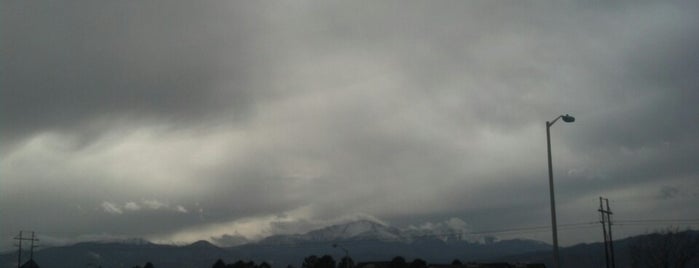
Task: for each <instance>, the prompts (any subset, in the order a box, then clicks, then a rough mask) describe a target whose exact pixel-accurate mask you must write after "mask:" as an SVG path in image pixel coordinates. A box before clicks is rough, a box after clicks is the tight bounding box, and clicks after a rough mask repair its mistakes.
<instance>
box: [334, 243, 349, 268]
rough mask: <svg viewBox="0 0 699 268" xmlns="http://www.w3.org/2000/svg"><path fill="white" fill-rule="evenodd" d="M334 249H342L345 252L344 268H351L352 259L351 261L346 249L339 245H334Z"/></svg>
mask: <svg viewBox="0 0 699 268" xmlns="http://www.w3.org/2000/svg"><path fill="white" fill-rule="evenodd" d="M333 247H334V248H340V249H342V250H343V251H345V267H344V268H350V267H349V265H350V263H349V260H350V259H349V251H347V249H346V248H344V247H343V246H340V245H338V244H333Z"/></svg>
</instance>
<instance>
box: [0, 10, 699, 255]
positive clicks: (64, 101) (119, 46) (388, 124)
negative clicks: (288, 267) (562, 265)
mask: <svg viewBox="0 0 699 268" xmlns="http://www.w3.org/2000/svg"><path fill="white" fill-rule="evenodd" d="M3 5H4V6H5V7H6V8H3V9H2V11H1V12H2V14H0V15H2V16H1V17H0V19H1V20H2V21H1V22H2V37H3V38H2V40H4V41H3V42H2V43H0V53H1V57H2V62H3V65H2V66H1V67H0V68H2V69H1V71H0V78H1V79H2V84H3V86H2V87H1V88H0V92H1V94H2V98H0V102H1V103H0V109H1V111H0V122H2V123H1V124H0V133H1V135H2V139H3V141H5V142H3V145H2V147H1V148H2V152H1V159H0V175H1V176H2V178H3V180H2V181H1V183H2V185H1V186H2V187H0V191H1V192H0V201H2V202H0V204H2V205H0V210H1V211H2V213H3V215H10V216H8V217H3V219H1V220H2V223H3V226H6V227H7V228H3V230H2V236H3V237H9V236H11V235H12V234H13V232H14V230H19V229H27V228H33V229H36V230H37V231H39V232H41V233H46V235H48V236H52V237H58V236H65V237H63V238H61V239H68V240H70V239H71V238H78V237H90V236H95V235H99V234H108V235H115V236H143V237H157V238H159V239H161V240H163V241H167V240H168V239H170V241H175V240H192V239H211V240H216V241H218V242H219V243H228V242H231V241H233V240H235V239H234V238H236V237H227V236H225V235H226V234H228V235H234V234H235V235H243V236H250V237H252V236H255V235H261V234H267V233H275V232H292V231H303V230H307V229H308V228H311V227H317V226H320V225H321V224H323V223H328V222H332V221H333V220H335V219H339V218H343V217H346V215H357V214H368V215H374V216H376V217H378V218H380V219H385V220H388V221H390V222H391V223H395V224H399V225H400V224H402V225H410V224H413V225H416V226H420V225H421V224H422V223H423V222H428V221H429V222H438V221H442V220H444V219H450V218H452V217H458V218H461V219H464V220H465V223H466V224H468V226H470V227H471V228H472V229H474V230H478V229H492V228H498V227H502V228H507V227H513V225H512V224H513V222H515V223H516V224H517V226H527V225H528V226H531V225H544V224H547V223H548V220H547V219H548V196H547V195H546V193H547V192H546V190H547V182H546V170H545V168H546V161H545V156H546V152H545V132H544V131H545V128H544V122H545V121H546V120H551V119H553V118H554V117H555V116H557V115H558V114H561V113H571V114H573V115H575V116H576V117H577V119H578V120H577V121H576V122H575V123H574V124H570V125H564V123H562V122H559V123H557V124H556V125H555V126H554V127H553V128H552V142H553V149H554V151H553V154H554V157H555V159H554V167H555V174H556V182H557V184H556V187H557V189H556V190H557V194H558V198H559V200H558V201H559V207H560V209H561V212H560V217H561V222H580V221H590V220H595V219H596V215H595V213H594V212H595V200H596V198H597V197H598V196H600V195H604V196H607V197H609V198H610V199H611V200H619V202H618V203H615V209H616V210H617V211H620V212H619V214H620V215H625V216H626V217H628V218H634V217H635V218H638V217H644V216H645V215H647V214H648V213H649V211H653V212H656V213H660V214H658V215H659V217H668V218H670V217H681V215H692V214H696V212H697V211H696V208H693V207H694V206H692V205H691V204H692V203H693V202H696V198H697V193H699V185H697V183H696V180H693V178H696V176H697V173H698V171H699V170H697V167H696V165H694V161H693V160H694V159H696V158H697V155H696V154H697V153H696V152H699V142H698V141H697V138H696V137H699V129H698V128H697V126H696V124H693V120H694V121H696V120H695V119H696V118H699V109H698V108H697V107H696V105H695V104H696V102H697V100H699V95H697V94H699V93H697V92H699V91H697V90H696V85H697V84H698V83H697V82H699V81H697V79H698V78H697V77H696V75H694V74H696V73H697V71H699V68H698V67H699V66H698V65H697V62H699V59H697V55H699V54H697V53H696V48H697V47H699V46H697V45H698V44H697V43H699V32H698V31H697V27H696V26H694V25H699V21H697V20H699V19H698V18H696V16H695V15H694V14H695V13H696V11H697V6H696V5H695V4H693V3H682V2H664V3H655V2H650V1H649V2H640V3H639V2H629V3H621V2H616V3H613V4H612V3H597V4H590V3H583V2H576V1H569V2H566V3H557V4H553V5H551V4H550V3H525V4H523V3H517V4H514V3H512V4H509V5H505V4H502V3H492V2H486V1H484V2H471V3H463V2H441V3H421V2H414V3H407V2H388V1H387V2H381V3H372V4H371V5H363V4H359V3H352V2H323V3H306V2H296V3H275V4H264V3H262V4H260V3H218V4H211V3H208V4H202V3H197V4H190V3H186V2H168V3H167V4H163V3H157V4H156V3H135V2H134V3H128V2H110V3H94V2H90V1H86V2H71V3H58V2H57V3H48V4H47V3H30V2H13V1H4V2H3ZM667 185H672V187H675V189H683V190H684V191H686V194H683V196H684V197H685V198H673V199H661V200H658V199H657V198H656V197H657V196H658V193H659V190H658V189H665V188H662V187H667ZM662 191H663V190H660V192H661V193H662ZM683 193H685V192H683ZM649 199H653V200H654V201H653V202H656V203H651V202H649V201H647V200H649ZM146 201H157V202H159V203H160V204H162V206H159V207H158V208H162V209H156V208H155V207H154V206H153V205H155V203H150V205H149V204H147V202H146ZM673 206H674V207H679V208H681V209H675V210H669V209H667V208H670V207H673ZM682 213H684V214H682ZM661 214H662V215H661ZM678 215H679V216H678ZM29 222H31V224H29ZM28 225H31V226H28ZM255 226H263V227H259V228H256V227H255ZM631 233H633V231H632V230H629V231H628V234H631ZM562 237H566V236H562ZM567 237H568V238H564V239H567V240H566V241H565V242H566V243H572V242H578V241H588V240H589V239H590V238H589V235H585V234H584V233H582V234H580V233H577V234H575V235H574V234H572V233H571V234H570V235H569V236H567ZM56 239H59V238H56ZM541 239H548V238H547V236H543V237H541Z"/></svg>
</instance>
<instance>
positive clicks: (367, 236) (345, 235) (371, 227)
mask: <svg viewBox="0 0 699 268" xmlns="http://www.w3.org/2000/svg"><path fill="white" fill-rule="evenodd" d="M346 240H377V241H407V239H406V237H405V236H403V234H402V231H401V230H400V229H398V228H395V227H392V226H388V225H385V224H383V223H379V222H375V221H370V220H358V221H353V222H348V223H345V224H336V225H331V226H328V227H325V228H321V229H317V230H313V231H310V232H308V233H305V234H294V235H274V236H270V237H267V238H265V239H263V240H261V241H260V242H259V243H261V244H290V243H299V242H332V241H346Z"/></svg>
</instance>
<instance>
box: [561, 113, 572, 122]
mask: <svg viewBox="0 0 699 268" xmlns="http://www.w3.org/2000/svg"><path fill="white" fill-rule="evenodd" d="M561 119H563V122H566V123H573V122H575V117H572V116H570V115H568V114H566V115H562V116H561Z"/></svg>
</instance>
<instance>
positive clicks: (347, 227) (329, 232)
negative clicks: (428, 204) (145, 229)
mask: <svg viewBox="0 0 699 268" xmlns="http://www.w3.org/2000/svg"><path fill="white" fill-rule="evenodd" d="M430 232H433V233H430ZM454 233H455V231H454V230H448V229H440V228H437V229H435V230H430V229H429V228H420V229H419V232H418V231H416V229H415V228H411V229H403V230H401V229H399V228H396V227H392V226H389V225H386V224H383V223H379V222H374V221H368V220H360V221H354V222H348V223H345V224H338V225H332V226H328V227H325V228H321V229H317V230H313V231H310V232H307V233H305V234H294V235H276V236H271V237H268V238H266V239H263V240H261V241H259V242H257V243H247V244H244V245H240V246H234V247H226V248H221V247H218V246H215V245H213V244H211V243H209V242H207V241H198V242H195V243H193V244H190V245H186V246H172V245H158V244H153V243H150V242H147V241H143V240H133V241H116V242H88V243H78V244H75V245H71V246H63V247H54V248H45V249H43V250H40V251H38V252H36V253H35V254H34V259H35V260H36V261H37V263H39V265H41V266H44V267H52V268H63V267H65V268H68V267H84V266H86V265H88V266H89V265H101V266H102V267H133V266H135V265H143V264H145V263H146V262H152V263H153V264H155V266H156V267H173V268H187V267H210V266H211V265H212V264H213V263H214V262H215V261H216V260H217V259H219V258H221V259H223V260H224V261H225V262H235V261H237V260H246V261H247V260H252V261H255V262H257V263H260V262H262V261H266V262H268V263H270V264H272V266H273V267H286V266H287V265H293V266H295V267H299V266H300V265H301V262H302V261H303V258H305V257H307V256H310V255H317V256H322V255H325V254H329V255H332V256H334V257H335V259H338V260H339V259H340V258H341V257H342V256H343V255H344V251H343V250H341V249H338V248H334V247H333V246H332V245H333V244H335V243H338V244H339V245H340V246H341V247H343V248H344V249H346V250H347V251H348V252H349V254H350V256H351V257H352V258H353V259H354V260H355V261H356V262H362V261H374V260H390V259H392V258H393V257H395V256H403V257H404V258H405V259H406V260H412V259H415V258H422V259H424V260H426V261H428V262H431V263H449V262H451V261H452V260H453V259H455V258H458V259H461V260H464V261H466V260H474V261H476V260H493V259H496V258H497V257H502V256H506V255H517V254H525V253H533V252H536V251H544V250H548V249H550V246H548V245H546V244H544V243H542V242H538V241H532V240H504V241H495V242H491V243H481V242H473V241H469V240H466V239H460V237H461V236H451V237H445V236H444V235H445V234H447V235H451V234H454ZM438 234H439V235H438ZM445 238H446V239H445ZM134 241H136V242H134ZM13 263H14V264H13ZM0 265H1V266H2V267H13V266H16V254H15V253H8V254H3V255H0Z"/></svg>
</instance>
